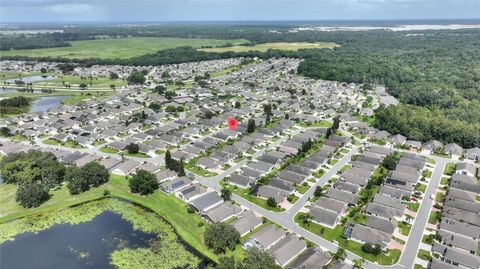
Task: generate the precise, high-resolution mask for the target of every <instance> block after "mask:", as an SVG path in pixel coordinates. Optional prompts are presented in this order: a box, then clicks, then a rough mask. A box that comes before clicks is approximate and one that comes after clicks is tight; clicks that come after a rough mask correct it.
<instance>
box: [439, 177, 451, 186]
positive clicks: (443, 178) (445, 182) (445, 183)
mask: <svg viewBox="0 0 480 269" xmlns="http://www.w3.org/2000/svg"><path fill="white" fill-rule="evenodd" d="M440 184H442V185H448V184H450V179H449V178H447V177H442V179H441V180H440Z"/></svg>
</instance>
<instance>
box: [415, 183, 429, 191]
mask: <svg viewBox="0 0 480 269" xmlns="http://www.w3.org/2000/svg"><path fill="white" fill-rule="evenodd" d="M426 190H427V185H425V184H421V183H418V184H417V185H416V186H415V191H421V192H425V191H426Z"/></svg>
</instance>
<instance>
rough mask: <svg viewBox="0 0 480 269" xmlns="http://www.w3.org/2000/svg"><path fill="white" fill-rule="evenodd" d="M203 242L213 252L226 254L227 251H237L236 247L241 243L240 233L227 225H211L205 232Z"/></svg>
mask: <svg viewBox="0 0 480 269" xmlns="http://www.w3.org/2000/svg"><path fill="white" fill-rule="evenodd" d="M203 241H204V243H205V245H206V246H207V247H208V248H211V249H212V250H213V252H215V253H225V251H226V250H227V249H230V250H234V249H235V245H236V244H237V243H238V242H240V233H239V232H238V231H237V230H236V229H235V228H234V227H233V226H231V225H228V224H225V223H217V224H210V225H209V226H208V227H207V229H206V230H205V233H204V235H203Z"/></svg>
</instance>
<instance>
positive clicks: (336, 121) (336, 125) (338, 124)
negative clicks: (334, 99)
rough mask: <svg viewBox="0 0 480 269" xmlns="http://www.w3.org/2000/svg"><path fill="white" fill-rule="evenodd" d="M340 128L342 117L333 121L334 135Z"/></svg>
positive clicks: (337, 117)
mask: <svg viewBox="0 0 480 269" xmlns="http://www.w3.org/2000/svg"><path fill="white" fill-rule="evenodd" d="M339 127H340V117H339V116H336V117H335V118H334V119H333V124H332V127H331V128H332V133H335V132H336V131H337V130H338V128H339Z"/></svg>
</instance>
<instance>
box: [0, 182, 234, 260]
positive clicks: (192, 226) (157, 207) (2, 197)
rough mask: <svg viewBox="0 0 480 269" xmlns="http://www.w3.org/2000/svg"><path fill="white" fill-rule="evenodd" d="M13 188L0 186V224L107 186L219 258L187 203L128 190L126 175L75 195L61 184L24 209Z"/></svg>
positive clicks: (100, 193) (83, 197)
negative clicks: (37, 203)
mask: <svg viewBox="0 0 480 269" xmlns="http://www.w3.org/2000/svg"><path fill="white" fill-rule="evenodd" d="M16 189H17V187H16V186H15V185H11V184H2V185H0V203H1V205H2V206H1V207H0V223H3V222H7V221H10V220H13V219H15V218H19V217H23V216H27V215H33V214H41V213H43V212H47V211H52V210H58V209H61V208H65V207H69V206H72V205H76V204H80V203H83V202H86V201H91V200H95V199H99V198H101V197H103V191H104V190H105V189H106V190H109V191H110V193H111V195H112V196H113V197H119V198H122V199H127V200H129V201H133V202H135V203H138V204H140V205H142V206H144V207H146V208H149V209H151V210H153V211H155V212H156V213H158V214H160V215H161V216H163V217H164V218H165V219H166V220H167V221H168V222H170V223H171V224H172V225H173V227H175V229H176V231H177V233H178V234H179V235H180V236H181V237H182V239H183V240H185V241H186V242H187V243H188V244H189V245H191V246H192V247H194V248H195V249H196V250H198V251H199V252H200V253H202V254H203V255H205V256H207V257H209V258H210V259H212V260H215V261H218V256H217V255H215V254H214V253H213V252H212V251H210V250H209V249H207V248H206V247H205V245H204V244H203V233H204V232H205V228H206V225H207V223H206V222H205V220H203V219H202V218H201V217H200V216H199V215H198V214H195V213H188V212H187V207H186V204H185V203H184V202H183V201H182V200H180V199H178V198H177V197H175V196H174V195H166V194H164V193H163V192H161V191H158V190H157V191H155V192H154V193H153V194H151V195H148V196H140V195H136V194H132V193H130V191H129V187H128V181H127V180H126V178H125V177H122V176H117V175H112V176H110V181H109V182H108V183H106V184H104V185H102V186H101V187H99V188H92V189H90V190H89V191H87V192H85V193H82V194H79V195H74V196H72V195H70V194H69V193H68V190H67V188H66V187H65V186H64V187H62V188H61V189H59V190H56V191H51V192H50V194H51V195H52V197H51V198H50V200H48V201H47V202H45V203H43V204H42V205H41V206H40V207H37V208H33V209H24V208H22V207H21V206H20V205H18V204H17V203H16V202H15V192H16ZM199 223H202V225H199ZM242 253H243V252H241V251H238V252H237V251H235V252H234V255H237V256H238V258H241V255H242Z"/></svg>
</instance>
